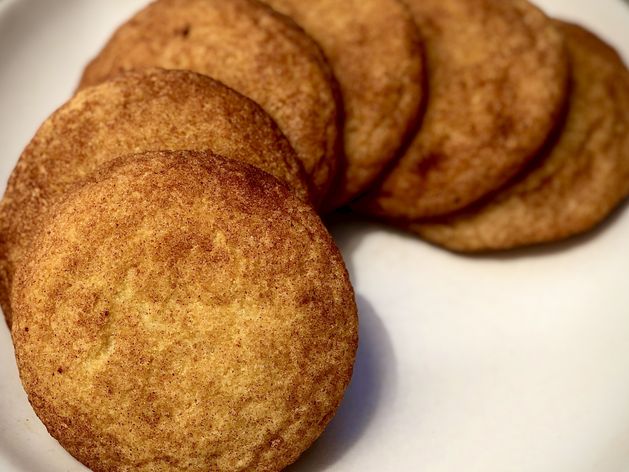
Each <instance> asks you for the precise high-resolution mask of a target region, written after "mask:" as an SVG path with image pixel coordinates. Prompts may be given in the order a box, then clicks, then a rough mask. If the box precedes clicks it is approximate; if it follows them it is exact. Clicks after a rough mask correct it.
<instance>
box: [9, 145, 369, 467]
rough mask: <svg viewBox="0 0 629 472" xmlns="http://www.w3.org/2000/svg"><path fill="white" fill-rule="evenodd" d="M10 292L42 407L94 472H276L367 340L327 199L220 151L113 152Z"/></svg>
mask: <svg viewBox="0 0 629 472" xmlns="http://www.w3.org/2000/svg"><path fill="white" fill-rule="evenodd" d="M13 306H14V313H15V317H14V323H13V329H12V334H13V340H14V343H15V349H16V356H17V361H18V366H19V369H20V376H21V379H22V382H23V384H24V388H25V390H26V392H27V393H28V395H29V399H30V401H31V403H32V405H33V407H34V409H35V411H36V413H37V414H38V415H39V417H40V418H41V419H42V421H43V422H44V424H45V425H46V427H47V428H48V430H49V431H50V433H51V434H52V435H53V436H54V437H55V438H56V439H57V440H59V442H60V443H61V444H62V445H63V446H64V447H65V448H66V449H67V450H68V451H69V452H70V453H71V454H73V455H74V456H75V457H76V458H78V459H79V460H80V461H82V462H83V463H84V464H86V465H87V466H88V467H90V468H91V469H92V470H94V471H97V472H105V471H107V472H118V471H155V470H160V471H170V470H172V471H175V470H177V471H209V470H221V471H226V472H227V471H242V470H256V471H280V470H282V469H283V468H284V467H286V466H287V465H288V464H290V463H292V462H293V461H295V459H296V458H297V457H298V456H299V455H300V454H301V452H302V451H304V450H305V449H306V448H307V447H308V446H309V445H310V444H311V443H312V442H313V441H314V440H315V439H316V438H317V436H319V434H320V433H321V432H322V431H323V429H324V428H325V426H326V425H327V423H328V422H329V421H330V419H331V418H332V416H333V415H334V412H335V410H336V408H337V406H338V405H339V402H340V401H341V398H342V396H343V393H344V391H345V388H346V386H347V384H348V382H349V380H350V376H351V372H352V365H353V362H354V357H355V351H356V344H357V316H356V306H355V303H354V298H353V292H352V288H351V285H350V282H349V279H348V275H347V272H346V270H345V267H344V265H343V261H342V258H341V256H340V254H339V252H338V250H337V249H336V247H335V245H334V243H333V241H332V239H331V237H330V236H329V234H328V232H327V231H326V229H325V228H324V226H323V225H322V223H321V221H320V219H319V217H318V216H317V215H316V213H315V212H314V210H313V209H312V208H311V207H310V206H309V205H307V204H306V203H304V202H303V201H302V200H301V199H299V198H297V197H296V196H295V195H294V194H293V192H291V191H290V190H289V189H288V187H286V186H285V185H283V184H282V183H280V182H279V181H278V180H277V179H275V178H273V177H272V176H270V175H268V174H266V173H264V172H262V171H260V170H259V169H256V168H255V167H252V166H249V165H246V164H243V163H241V162H239V161H235V160H230V159H223V158H219V157H216V156H214V155H212V154H210V153H191V152H185V151H179V152H162V153H146V154H145V155H143V156H137V155H132V156H130V157H125V158H121V159H119V160H116V161H113V163H110V164H105V169H104V170H102V171H100V172H99V173H97V174H96V175H94V176H93V177H90V178H88V179H87V180H86V181H85V183H84V184H83V186H78V187H77V188H75V190H74V191H73V192H70V193H69V194H68V196H67V197H66V198H65V199H63V200H62V201H60V203H59V204H58V205H57V206H56V207H55V209H54V210H52V211H51V212H50V214H49V219H48V220H47V223H46V224H45V225H44V227H43V229H42V231H41V232H39V233H38V236H37V237H36V238H35V239H34V240H33V245H32V246H31V251H30V252H29V254H28V257H27V260H25V263H24V264H23V265H22V266H20V269H19V270H18V274H17V276H16V281H15V285H14V290H13Z"/></svg>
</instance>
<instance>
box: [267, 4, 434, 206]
mask: <svg viewBox="0 0 629 472" xmlns="http://www.w3.org/2000/svg"><path fill="white" fill-rule="evenodd" d="M265 3H267V4H269V5H271V6H272V7H273V8H275V9H276V10H278V11H279V12H281V13H284V14H286V15H288V16H290V17H291V18H292V19H294V20H295V21H296V22H297V24H299V25H300V26H302V27H303V28H304V29H305V30H306V32H307V33H308V34H310V35H311V36H312V37H313V38H314V39H315V40H316V41H317V43H319V45H321V48H322V49H323V52H324V54H325V55H326V57H327V58H328V61H329V62H330V65H331V66H332V70H333V72H334V75H335V77H336V79H337V80H338V83H339V86H340V89H341V95H342V99H343V105H344V112H345V123H344V128H343V135H344V146H345V153H344V154H345V162H344V165H343V167H342V168H341V169H339V175H338V181H337V182H336V183H335V184H334V186H333V189H332V191H331V192H330V194H329V196H328V199H327V202H326V207H328V208H334V207H338V206H341V205H343V204H345V203H347V202H348V201H349V200H351V199H352V198H353V197H355V196H357V195H358V194H360V193H362V192H364V191H365V190H366V189H367V188H368V187H369V186H370V185H371V184H372V183H373V182H374V180H375V179H376V178H377V177H378V176H379V175H380V174H381V173H382V172H383V170H384V169H385V167H386V166H387V165H389V164H390V163H391V161H392V160H393V159H394V157H395V156H396V154H397V153H398V151H399V149H400V147H401V146H402V144H403V143H404V142H405V141H406V139H407V138H408V137H409V134H410V133H411V132H413V131H414V129H415V128H416V124H417V119H418V116H419V113H420V108H421V103H422V96H423V91H424V84H423V75H422V74H423V71H422V64H423V56H422V52H421V46H420V39H419V34H418V32H417V27H416V26H415V23H414V21H413V18H412V16H411V15H410V12H409V11H408V8H407V7H406V6H405V5H403V4H402V3H401V2H400V1H399V0H371V1H368V2H365V1H362V0H347V1H343V2H339V1H337V0H310V1H307V2H305V1H303V0H265Z"/></svg>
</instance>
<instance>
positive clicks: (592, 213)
mask: <svg viewBox="0 0 629 472" xmlns="http://www.w3.org/2000/svg"><path fill="white" fill-rule="evenodd" d="M559 26H560V28H561V31H562V32H563V33H564V35H565V37H566V42H567V45H568V51H569V54H570V58H571V63H572V69H573V83H572V88H571V92H570V97H569V109H568V112H567V116H566V121H565V124H564V126H563V128H562V130H561V134H560V135H559V136H558V138H557V141H556V142H554V143H553V144H552V145H551V146H549V147H548V149H547V150H545V152H544V153H543V154H542V156H540V158H539V161H536V163H535V166H533V167H532V168H531V169H530V170H529V171H528V172H527V173H526V174H524V175H523V176H522V177H519V178H518V180H517V181H516V182H515V183H514V184H513V185H511V186H510V187H507V188H505V189H504V190H502V191H500V192H499V193H497V194H496V195H495V196H493V197H492V198H491V199H490V200H489V201H488V202H485V203H484V204H483V205H481V206H478V207H477V208H470V209H469V211H465V212H463V213H461V214H459V215H456V216H452V217H449V218H446V219H443V220H440V221H436V222H433V223H424V224H421V223H419V224H414V225H411V226H410V228H411V229H412V231H415V232H417V233H418V234H420V235H421V236H423V237H424V238H426V239H428V240H429V241H432V242H434V243H436V244H439V245H441V246H444V247H446V248H449V249H452V250H456V251H487V250H496V249H509V248H514V247H518V246H524V245H531V244H536V243H542V242H548V241H556V240H559V239H563V238H566V237H568V236H571V235H574V234H577V233H580V232H583V231H586V230H588V229H590V228H591V227H592V226H594V225H595V224H597V223H599V222H600V221H601V220H602V219H604V218H605V217H606V216H607V215H608V214H609V213H610V212H611V211H612V210H613V208H614V207H615V206H616V205H618V204H619V203H620V202H621V201H622V200H624V199H625V198H626V197H627V195H628V194H629V72H628V71H627V68H626V67H625V65H624V64H623V63H622V60H621V59H620V58H619V57H618V54H616V52H615V51H614V50H613V49H612V48H611V47H609V46H608V45H606V44H605V43H603V42H602V41H601V40H600V39H598V38H597V37H595V36H594V35H593V34H591V33H589V32H588V31H586V30H584V29H582V28H580V27H578V26H575V25H570V24H565V23H563V24H559Z"/></svg>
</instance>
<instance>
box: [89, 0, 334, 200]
mask: <svg viewBox="0 0 629 472" xmlns="http://www.w3.org/2000/svg"><path fill="white" fill-rule="evenodd" d="M153 66H156V67H163V68H166V69H188V70H192V71H195V72H199V73H201V74H206V75H209V76H211V77H214V78H216V79H218V80H220V81H221V82H223V83H225V84H227V85H228V86H230V87H232V88H234V89H235V90H237V91H238V92H240V93H242V94H243V95H246V96H247V97H249V98H251V99H253V100H254V101H256V102H257V103H259V104H260V105H261V106H262V108H264V109H265V110H266V111H267V113H269V115H271V116H272V117H273V119H274V120H275V121H276V122H277V123H278V125H279V127H280V128H281V130H282V131H283V133H284V134H285V135H286V137H287V138H288V140H289V141H290V143H291V144H292V146H293V147H294V148H295V150H296V151H297V155H298V156H299V158H300V159H301V161H302V164H303V166H304V169H305V170H306V173H307V174H308V176H309V177H310V182H311V187H312V190H313V195H314V196H315V199H316V200H317V201H321V199H323V197H324V195H325V193H326V192H327V191H328V188H329V186H330V184H331V182H332V179H333V178H334V175H335V171H336V166H337V161H338V159H339V150H340V149H339V148H340V142H339V129H338V128H339V126H340V123H339V120H340V114H339V112H338V110H337V98H338V96H337V92H336V82H335V81H334V78H333V76H332V73H331V71H330V68H329V66H328V63H327V61H326V60H325V58H324V56H323V54H322V53H321V50H320V49H319V47H318V46H317V44H316V43H315V42H314V41H312V39H311V38H310V37H309V36H307V35H306V34H305V33H304V32H303V30H302V29H301V28H299V27H298V26H297V25H295V24H294V22H292V21H291V20H290V19H289V18H286V17H284V16H283V15H279V14H277V13H276V12H275V11H273V10H272V9H271V8H269V7H268V6H266V5H263V4H261V3H260V2H258V1H256V0H230V1H225V0H157V1H155V2H153V3H151V4H149V5H148V6H147V7H146V8H144V9H143V10H142V11H140V12H139V13H137V14H136V15H135V16H133V17H132V18H131V19H129V20H128V21H127V22H126V23H124V24H123V25H121V26H120V27H119V28H118V29H117V31H116V32H115V33H114V35H113V36H112V37H111V39H110V40H109V41H108V43H107V44H106V45H105V47H104V48H103V50H102V51H101V52H100V53H99V54H98V55H97V56H96V58H94V60H93V61H92V62H91V63H90V64H89V65H88V66H87V67H86V69H85V71H84V74H83V78H82V80H81V84H80V86H81V87H84V86H86V85H92V84H95V83H98V82H100V81H102V80H104V79H105V78H107V77H111V76H112V75H115V74H116V73H118V72H120V71H123V70H129V69H137V68H143V67H153Z"/></svg>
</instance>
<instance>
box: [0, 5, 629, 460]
mask: <svg viewBox="0 0 629 472" xmlns="http://www.w3.org/2000/svg"><path fill="white" fill-rule="evenodd" d="M144 3H145V0H108V1H106V2H105V1H102V0H56V1H50V0H0V138H1V140H0V142H1V143H2V145H1V147H0V181H1V182H2V183H1V185H2V188H4V185H5V182H6V179H7V178H8V176H9V173H10V171H11V169H12V167H13V166H14V165H15V162H16V160H17V157H18V156H19V154H20V152H21V150H22V148H23V147H24V145H25V144H26V143H27V142H28V141H29V139H30V138H31V136H32V134H33V133H34V132H35V130H36V129H37V127H38V126H39V124H40V123H41V121H42V120H44V119H45V118H46V117H47V116H48V115H49V114H50V113H51V112H52V111H53V110H54V109H55V108H56V107H57V106H59V105H60V104H61V103H63V102H64V101H65V100H66V99H67V98H68V97H69V96H70V94H71V93H72V91H73V89H74V87H75V86H76V84H77V81H78V78H79V75H80V72H81V70H82V68H83V66H84V65H85V63H86V61H87V60H88V59H89V58H90V57H91V56H92V55H94V54H95V53H96V52H97V51H98V49H99V48H100V47H101V46H102V44H103V43H104V42H105V40H106V39H107V38H108V36H109V34H110V33H111V32H112V30H113V29H114V28H115V26H116V25H117V24H119V23H120V22H121V21H123V20H124V19H125V18H126V17H128V16H129V15H131V14H132V13H133V12H134V11H135V10H137V9H138V8H140V7H141V6H142V5H143V4H144ZM538 4H540V6H542V7H543V8H545V9H546V10H547V12H548V13H550V14H552V15H557V16H559V17H561V18H564V19H569V20H574V21H577V22H580V23H582V24H584V25H586V26H589V27H590V28H592V29H593V30H594V31H596V32H597V33H599V34H600V35H601V36H603V37H604V38H605V39H607V40H608V41H609V42H610V43H612V44H613V45H615V46H616V47H617V48H618V49H619V50H620V51H621V52H622V53H623V54H624V57H625V60H629V7H627V5H626V4H625V3H623V2H622V1H621V0H598V1H596V2H592V1H591V0H539V1H538ZM628 158H629V156H628ZM337 220H338V221H332V222H331V224H330V226H331V229H332V232H333V233H334V235H335V237H336V239H337V242H338V244H339V246H340V247H341V249H342V251H343V253H344V256H345V258H346V261H347V263H348V266H349V269H350V272H351V275H352V278H353V281H354V284H355V287H356V293H357V297H358V303H359V307H360V313H361V346H360V350H359V355H358V361H357V365H356V372H355V376H354V379H353V382H352V385H351V386H350V389H349V392H348V394H347V397H346V400H345V402H344V403H343V405H342V407H341V409H340V411H339V414H338V415H337V417H336V418H335V419H334V420H333V423H332V424H331V426H330V427H329V429H328V430H327V431H326V433H325V434H324V435H323V436H322V438H321V439H320V440H319V441H318V442H317V443H316V444H315V446H314V447H313V448H312V449H311V450H309V451H308V452H307V453H306V454H305V455H304V457H302V459H300V461H299V462H298V463H297V464H296V465H294V466H292V467H291V468H290V470H291V472H304V471H315V470H317V471H319V470H329V471H362V472H371V471H374V472H375V471H377V472H382V471H430V472H459V471H466V472H546V471H548V472H564V471H565V472H621V471H627V470H629V290H628V289H627V282H626V281H627V270H628V268H629V244H627V236H628V235H629V210H627V208H626V206H625V207H623V208H621V209H620V210H618V211H617V212H616V213H615V214H614V215H613V217H612V218H611V219H610V220H609V221H608V222H607V223H606V224H605V225H603V226H602V227H601V228H600V229H598V230H596V231H595V232H593V233H591V234H589V235H586V236H583V237H580V238H577V239H574V240H572V241H570V242H568V243H563V244H560V245H553V246H549V247H545V248H538V249H529V250H524V251H517V252H510V253H506V254H502V255H499V256H493V257H461V256H456V255H452V254H450V253H447V252H444V251H441V250H439V249H436V248H434V247H431V246H429V245H427V244H425V243H423V242H421V241H419V240H417V239H415V238H412V237H408V236H406V235H403V234H401V233H398V232H395V231H392V230H388V229H386V228H384V227H381V226H378V225H376V224H373V223H368V222H364V221H360V220H358V219H350V220H349V221H347V218H339V219H337ZM341 220H342V221H341ZM0 378H1V379H2V381H1V383H0V470H1V471H7V472H9V471H33V472H38V471H44V470H45V471H49V472H57V471H71V472H74V471H82V470H86V469H85V468H84V467H83V466H82V465H80V464H79V463H77V462H76V461H75V460H74V459H72V458H71V457H70V456H69V455H68V454H67V453H66V452H65V451H64V450H63V449H62V448H61V447H60V446H59V445H58V444H57V443H56V442H55V441H54V440H53V439H52V438H51V437H50V436H49V435H48V434H47V433H46V430H45V428H44V427H43V425H42V424H41V422H40V421H39V420H38V419H37V417H36V416H35V415H34V413H33V412H32V410H31V408H30V406H29V404H28V401H27V400H26V396H25V394H24V391H23V390H22V387H21V385H20V383H19V379H18V375H17V369H16V367H15V361H14V359H13V350H12V346H11V342H10V336H9V332H8V330H7V329H6V327H5V326H4V325H2V326H0Z"/></svg>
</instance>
